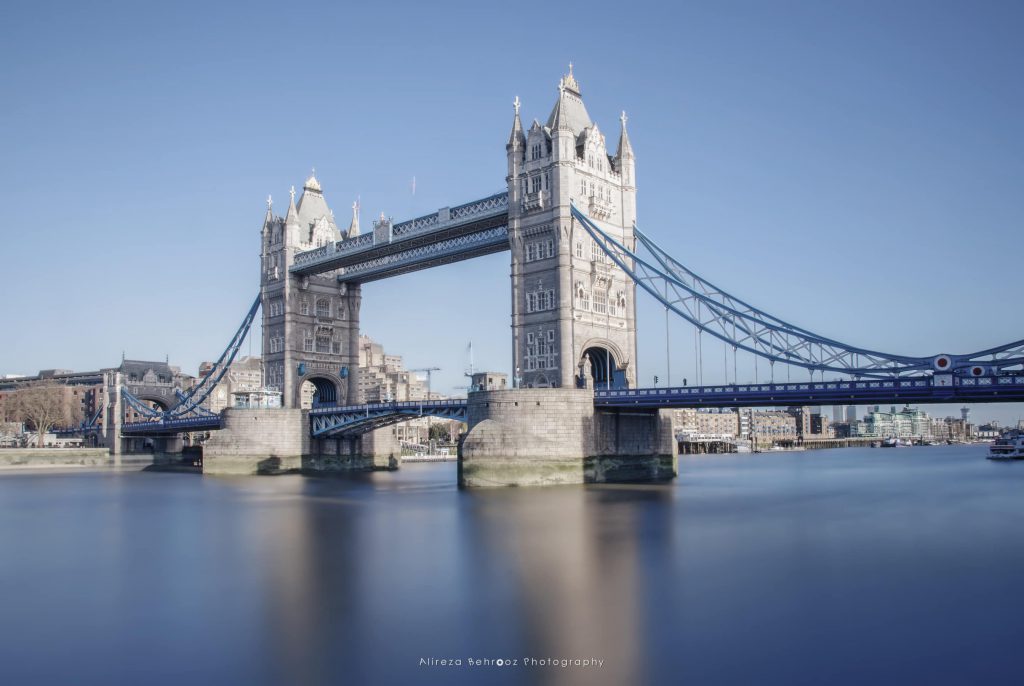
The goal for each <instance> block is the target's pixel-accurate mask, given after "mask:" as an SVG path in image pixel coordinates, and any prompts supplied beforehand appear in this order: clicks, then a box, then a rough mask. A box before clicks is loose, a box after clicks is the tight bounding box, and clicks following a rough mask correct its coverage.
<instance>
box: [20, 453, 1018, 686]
mask: <svg viewBox="0 0 1024 686" xmlns="http://www.w3.org/2000/svg"><path fill="white" fill-rule="evenodd" d="M984 456H985V448H984V447H983V446H957V447H933V448H911V449H897V450H884V449H876V450H871V449H846V450H828V451H817V452H805V453H772V454H761V455H711V456H688V457H682V458H680V472H681V473H680V477H679V479H677V480H676V481H675V482H674V483H671V484H666V485H629V486H584V487H556V488H547V489H503V490H496V491H469V492H466V491H459V490H458V489H457V488H456V487H455V466H454V465H453V464H440V465H406V466H404V467H403V468H402V469H401V470H400V471H399V472H397V473H379V474H371V475H360V476H353V477H345V478H303V477H298V476H284V477H254V478H238V479H226V478H210V477H199V476H193V475H180V474H153V473H132V472H121V473H115V472H81V473H67V472H64V473H45V474H40V473H32V474H28V473H12V472H5V473H3V474H0V683H2V684H35V683H47V684H49V683H67V684H101V683H102V684H121V683H131V684H185V683H187V684H327V683H332V684H342V683H344V684H371V683H372V684H377V683H383V684H388V683H408V684H420V683H458V684H463V683H493V684H519V683H531V684H532V683H539V684H584V683H587V684H594V683H596V684H667V683H673V684H759V685H761V684H816V685H817V684H858V685H859V684H869V683H870V684H977V683H991V684H1002V683H1024V657H1022V654H1024V653H1022V651H1021V649H1020V645H1021V641H1022V639H1024V601H1022V600H1021V594H1022V589H1024V463H1012V464H1005V463H993V462H990V461H988V460H986V459H985V458H984ZM431 658H433V659H435V660H440V659H461V660H462V661H463V664H462V665H461V666H442V665H437V664H435V665H434V666H429V665H427V666H424V665H421V664H420V660H421V659H424V660H430V659H431ZM470 658H472V659H491V660H497V659H502V660H518V661H519V663H518V665H513V666H507V665H503V666H497V665H492V666H477V665H471V664H469V663H468V662H467V661H468V660H469V659H470ZM524 658H535V659H537V660H541V659H544V660H546V659H549V658H554V659H555V660H575V659H580V660H584V659H592V660H603V665H601V666H591V667H582V666H568V667H563V666H561V665H560V664H557V663H556V664H555V665H545V666H539V665H538V666H523V660H524Z"/></svg>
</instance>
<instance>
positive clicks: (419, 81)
mask: <svg viewBox="0 0 1024 686" xmlns="http://www.w3.org/2000/svg"><path fill="white" fill-rule="evenodd" d="M1022 20H1024V6H1021V5H1019V4H1018V3H999V2H987V3H945V4H942V5H937V4H936V3H931V2H900V3H882V2H869V3H861V4H857V5H850V6H839V5H835V4H832V3H813V2H805V3H801V2H795V3H786V4H784V5H778V4H766V3H757V2H749V3H744V2H740V3H730V4H728V5H724V4H722V3H684V4H682V5H679V6H671V7H668V6H664V5H662V4H658V3H643V2H640V3H630V4H628V5H624V4H622V3H614V4H612V3H608V4H602V3H593V2H588V3H559V4H557V5H550V6H546V7H545V9H544V11H543V13H542V14H541V15H538V16H534V13H533V12H531V11H530V9H529V8H526V7H524V8H523V11H522V12H515V11H513V10H510V9H509V8H507V7H504V6H503V7H497V6H496V7H494V8H490V7H481V6H478V5H476V4H469V3H444V2H441V3H431V4H426V3H422V4H418V3H390V4H386V5H375V6H372V7H371V6H368V5H367V6H351V7H344V8H342V7H339V6H336V5H333V4H330V3H326V4H318V3H316V2H308V3H304V4H303V5H302V6H301V8H299V9H297V10H296V9H293V8H292V6H284V5H281V6H276V5H263V6H256V5H253V4H250V3H246V4H242V3H238V4H231V3H222V4H217V5H214V6H208V5H205V4H199V3H175V4H173V5H159V6H152V7H149V6H140V5H138V4H131V3H110V4H104V5H103V6H100V7H96V6H84V5H79V4H74V3H66V4H61V3H50V4H47V3H43V4H42V5H41V6H40V5H32V6H28V5H24V4H22V5H17V6H14V7H12V8H10V9H8V10H7V12H6V13H5V25H6V28H7V38H6V39H5V41H4V43H3V44H2V45H0V63H2V64H3V65H4V68H3V69H2V70H0V88H2V89H3V93H4V94H5V98H4V107H3V108H0V137H2V139H0V142H2V146H3V151H4V154H3V156H2V157H0V200H2V201H3V202H4V207H5V208H6V210H7V213H8V218H7V221H5V222H4V228H3V237H4V241H3V245H4V257H5V259H4V260H3V263H4V272H3V276H2V279H3V284H4V286H3V293H4V296H5V297H3V298H2V299H0V323H2V326H3V330H4V332H5V335H4V336H3V337H2V338H0V374H10V373H23V374H34V373H35V372H37V371H38V370H39V369H43V368H54V367H61V368H71V369H78V370H85V369H95V368H99V367H105V366H113V365H116V364H117V363H118V362H119V361H120V359H121V354H122V351H124V352H125V354H126V356H127V357H128V358H131V359H152V360H162V359H164V357H165V355H167V356H169V358H170V361H171V363H172V364H177V365H180V366H181V367H182V369H183V370H184V371H186V372H188V373H192V374H195V373H196V371H197V368H198V365H199V363H200V362H201V361H203V360H207V359H212V358H215V357H216V356H217V355H218V354H219V353H220V352H221V350H222V349H223V347H224V345H225V344H226V343H227V341H228V339H229V338H230V336H231V334H232V333H233V332H234V330H235V328H236V327H237V325H238V322H239V321H240V320H241V317H242V315H243V314H244V312H245V310H246V308H247V307H248V305H249V303H250V302H251V300H252V298H253V297H254V296H255V294H256V291H257V289H258V256H257V253H258V249H259V231H260V227H261V225H262V218H263V213H264V212H265V206H266V205H265V202H266V198H267V195H268V194H270V195H272V196H273V198H274V205H275V210H276V211H278V212H279V213H283V208H285V207H286V206H287V198H288V189H289V187H290V186H295V187H296V188H297V189H301V185H302V182H303V180H304V179H305V178H306V177H307V176H308V175H309V173H310V170H311V168H313V167H315V168H316V170H317V176H318V178H319V180H320V182H321V184H322V186H323V189H324V195H325V197H326V199H327V201H328V203H329V205H330V206H331V208H332V209H333V210H334V212H335V214H336V215H337V216H338V218H339V224H341V225H346V226H347V222H348V217H349V213H350V211H351V204H352V202H353V201H354V200H356V198H360V203H361V206H362V222H363V228H364V230H366V229H367V228H368V227H369V226H370V223H371V221H372V218H373V217H376V216H377V215H379V214H380V212H382V211H383V212H385V213H386V214H387V215H389V216H392V217H394V218H395V219H396V220H401V219H405V218H409V217H411V216H416V215H420V214H426V213H429V212H433V211H436V210H437V208H439V207H442V206H449V205H455V204H458V203H460V202H465V201H468V200H472V199H476V198H479V197H483V196H484V195H487V194H490V193H494V192H498V191H501V190H503V189H504V188H505V171H506V170H505V150H504V145H505V141H506V140H507V138H508V132H509V127H510V126H511V123H512V101H513V98H515V97H517V96H518V98H519V99H520V101H521V102H522V110H521V111H522V115H523V118H524V123H525V124H527V125H529V122H530V121H532V120H533V119H539V120H541V121H543V120H544V119H545V118H546V117H547V115H548V113H549V112H550V110H551V107H552V105H553V103H554V100H555V97H556V95H557V91H556V85H557V83H558V79H559V77H560V76H561V75H562V74H563V73H565V72H566V70H567V67H568V63H569V62H570V61H572V62H573V63H574V65H575V66H574V71H575V75H576V77H577V78H578V80H579V82H580V85H581V88H582V91H583V98H584V100H585V101H586V103H587V107H588V110H589V111H590V114H591V116H592V117H593V118H594V119H595V121H596V122H597V123H598V125H599V126H600V128H601V130H602V131H603V132H604V133H605V134H606V135H607V136H608V137H609V140H610V141H611V140H613V139H614V138H615V137H616V136H617V132H618V128H619V121H618V117H619V113H620V112H621V111H622V110H625V111H626V112H627V114H628V116H629V127H630V136H631V139H632V143H633V147H634V150H635V151H636V155H637V177H638V187H639V192H638V215H639V217H640V220H639V224H640V227H641V228H642V229H643V230H644V231H645V232H646V233H648V234H649V235H651V236H653V237H654V238H655V239H656V240H658V241H659V242H660V243H661V245H662V246H663V247H665V248H666V249H667V250H668V251H669V252H670V253H672V254H673V255H675V256H676V257H677V258H679V259H680V260H681V261H682V262H684V263H685V264H687V265H688V266H689V267H691V268H692V269H694V271H696V272H697V273H699V274H701V275H702V276H705V277H707V278H709V279H710V280H711V281H712V282H715V283H718V284H721V285H722V286H723V287H724V288H726V289H728V290H729V291H731V292H733V293H734V294H736V295H738V296H740V297H743V298H744V299H746V300H748V301H750V302H752V303H753V304H755V305H757V306H758V307H760V308H762V309H764V310H766V311H768V312H771V313H772V314H774V315H777V316H779V317H781V318H783V319H786V320H789V321H792V322H794V323H796V324H798V325H800V326H802V327H805V328H807V329H811V330H813V331H816V332H819V333H821V334H824V335H828V336H830V337H832V338H834V339H838V340H842V341H845V342H848V343H851V344H854V345H860V346H864V347H868V348H874V349H878V350H884V351H889V352H893V353H903V354H908V355H925V354H933V353H939V352H951V353H966V352H971V351H974V350H979V349H983V348H986V347H991V346H994V345H998V344H1002V343H1005V342H1008V341H1011V340H1015V339H1020V338H1024V327H1022V326H1021V324H1020V321H1019V317H1016V316H1014V315H1016V314H1017V313H1018V312H1019V307H1020V303H1021V302H1022V299H1024V284H1022V282H1021V279H1020V278H1019V274H1020V270H1019V265H1018V262H1019V257H1018V255H1019V253H1020V243H1021V238H1020V237H1021V235H1022V232H1021V223H1022V217H1024V188H1022V179H1024V132H1022V125H1021V121H1022V120H1021V117H1020V113H1021V111H1022V110H1024V108H1022V105H1024V93H1022V86H1021V79H1020V73H1021V71H1022V67H1024V45H1022V44H1021V41H1020V40H1019V35H1018V31H1019V27H1020V26H1021V22H1022ZM413 179H415V185H413V183H414V182H413ZM638 309H639V312H638V316H639V346H640V348H639V355H638V357H639V359H638V368H639V374H638V376H639V379H640V381H641V383H642V384H643V385H650V384H651V383H652V381H653V377H654V376H655V375H657V376H659V379H660V383H661V384H664V383H665V380H666V377H667V369H666V360H665V335H666V332H665V318H664V311H663V310H661V309H659V307H658V306H657V305H656V304H655V303H654V302H653V301H651V300H650V299H648V298H642V299H641V300H640V301H639V303H638ZM509 310H510V307H509V280H508V255H507V254H498V255H492V256H489V257H485V258H480V259H477V260H473V261H470V262H464V263H459V264H456V265H449V266H446V267H443V268H439V269H435V270H429V271H424V272H417V273H414V274H410V275H406V276H402V277H398V278H396V279H392V280H388V281H383V282H375V283H371V284H367V285H366V286H365V287H364V289H363V307H362V330H363V332H364V333H366V334H368V335H370V336H371V337H373V338H374V339H376V340H378V341H379V342H381V343H382V344H383V345H384V346H385V349H386V350H388V352H389V353H395V354H400V355H402V356H403V357H404V358H405V360H406V363H407V366H408V367H411V368H416V367H427V366H439V367H441V368H442V371H441V372H438V373H435V375H434V379H433V387H434V389H435V390H437V391H439V392H443V393H447V394H455V393H457V392H458V391H457V390H456V388H457V387H459V386H465V385H466V381H465V379H464V377H463V376H462V374H463V371H464V370H465V367H466V366H467V364H468V360H467V359H466V344H467V342H468V341H469V340H470V339H472V340H473V344H474V351H475V362H476V365H477V367H478V368H480V369H483V368H487V369H494V370H497V371H503V372H506V373H511V371H512V370H511V369H510V366H511V341H510V334H509V323H510V319H509ZM669 335H670V341H671V342H672V346H671V347H672V360H671V362H672V374H671V380H672V382H673V383H676V384H679V383H681V382H682V380H683V378H684V377H687V378H688V379H689V380H691V381H692V380H693V378H694V373H695V364H694V359H693V358H694V355H693V345H694V343H693V330H692V328H689V327H688V326H685V325H684V324H683V323H682V322H674V323H672V324H671V325H670V331H669ZM709 346H714V344H711V343H709V342H708V341H707V340H705V343H704V378H705V381H709V382H718V381H721V380H722V379H723V378H724V377H723V374H724V371H723V367H727V368H728V373H729V375H730V378H731V377H732V367H731V355H729V356H728V360H729V361H728V362H726V361H725V356H726V355H727V354H728V353H727V351H725V350H723V349H722V347H721V344H717V347H709ZM249 351H250V347H249V344H248V343H247V344H246V345H244V346H243V349H242V353H243V354H248V353H249ZM251 351H252V353H253V354H259V340H258V338H257V339H256V340H254V341H253V343H252V347H251ZM739 372H740V373H739V376H740V381H744V380H753V379H752V371H751V370H749V369H745V368H744V366H743V362H742V360H741V362H740V369H739ZM783 374H784V372H783ZM747 377H751V378H749V379H748V378H747ZM764 378H765V376H764V369H763V368H762V370H761V379H764ZM792 378H794V379H797V378H799V380H806V379H807V375H806V373H803V375H802V376H799V377H798V376H797V373H796V372H793V376H792ZM924 408H925V409H926V410H927V411H929V412H930V413H932V414H938V415H940V416H945V415H946V414H958V407H957V406H941V407H935V406H924ZM1022 416H1024V408H1022V407H1021V406H1020V405H1007V406H982V405H975V406H973V412H972V417H973V418H974V419H975V420H977V421H984V420H985V419H988V418H989V417H992V418H995V419H998V420H1000V421H1002V422H1004V423H1008V422H1011V421H1016V419H1017V418H1019V417H1022Z"/></svg>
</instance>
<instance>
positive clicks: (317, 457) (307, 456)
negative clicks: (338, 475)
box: [203, 409, 401, 475]
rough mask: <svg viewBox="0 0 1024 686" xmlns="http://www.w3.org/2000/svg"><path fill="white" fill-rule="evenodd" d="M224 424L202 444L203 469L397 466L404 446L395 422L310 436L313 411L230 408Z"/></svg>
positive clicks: (235, 471) (273, 470)
mask: <svg viewBox="0 0 1024 686" xmlns="http://www.w3.org/2000/svg"><path fill="white" fill-rule="evenodd" d="M221 416H222V418H223V427H222V428H221V430H220V431H217V432H214V433H213V435H212V436H211V437H210V440H209V441H207V442H206V445H204V446H203V473H204V474H236V475H237V474H281V473H285V472H302V473H304V474H317V473H322V472H354V471H372V470H377V469H397V468H398V464H399V462H400V459H399V458H400V455H401V452H400V448H399V445H398V442H397V440H395V439H394V431H393V429H392V428H391V427H388V428H384V429H378V430H377V431H374V432H372V433H369V434H365V435H363V436H358V437H355V438H339V439H315V438H310V436H309V412H308V411H306V410H294V409H289V410H285V409H262V410H242V409H229V410H225V411H224V413H223V414H222V415H221Z"/></svg>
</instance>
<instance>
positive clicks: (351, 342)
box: [260, 174, 361, 408]
mask: <svg viewBox="0 0 1024 686" xmlns="http://www.w3.org/2000/svg"><path fill="white" fill-rule="evenodd" d="M358 232H359V223H358V217H357V215H356V213H355V209H353V217H352V224H351V225H350V226H349V229H348V231H346V232H345V233H344V234H342V232H341V231H339V229H338V226H337V224H336V223H335V221H334V213H333V212H332V211H331V210H330V208H329V207H328V206H327V201H326V200H325V199H324V195H323V192H322V190H321V188H320V182H319V181H318V180H317V179H316V175H315V174H313V175H310V177H309V178H308V179H306V183H305V184H303V188H302V197H301V198H300V199H299V202H298V204H296V202H295V189H294V188H292V190H291V200H290V202H289V205H288V213H287V215H286V216H284V217H280V216H275V215H274V213H273V211H272V207H271V202H270V199H269V198H268V199H267V214H266V218H265V220H264V222H263V231H262V242H261V251H260V257H261V276H260V298H261V301H262V311H263V360H264V378H265V384H266V385H267V386H268V387H271V388H275V389H277V390H279V391H281V392H282V398H281V401H282V404H283V406H284V407H286V408H299V407H302V406H303V405H304V404H305V405H306V406H308V403H309V402H310V400H311V399H313V400H317V401H320V402H337V403H341V404H345V403H350V402H356V401H357V398H358V382H357V379H356V374H357V372H356V369H357V367H358V359H359V358H358V356H359V305H360V299H361V295H360V287H359V286H358V285H348V284H339V283H338V280H337V274H336V273H334V272H328V273H325V274H320V275H317V276H293V275H291V274H290V273H289V271H288V270H289V268H290V267H291V266H292V263H293V261H294V258H295V254H296V253H298V252H303V251H305V250H312V249H314V248H317V247H321V246H327V249H333V246H334V244H335V243H336V242H337V241H339V240H341V239H342V237H343V235H344V236H345V237H348V236H350V235H355V234H357V233H358ZM307 381H308V382H309V384H308V385H307V384H306V382H307ZM304 387H305V390H304ZM311 396H312V397H311Z"/></svg>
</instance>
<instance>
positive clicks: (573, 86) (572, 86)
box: [547, 63, 592, 136]
mask: <svg viewBox="0 0 1024 686" xmlns="http://www.w3.org/2000/svg"><path fill="white" fill-rule="evenodd" d="M591 123H592V122H591V121H590V115H589V114H587V108H586V106H585V105H584V104H583V98H582V97H580V84H579V82H577V81H576V77H575V76H573V73H572V63H570V64H569V73H568V74H567V75H565V76H563V77H562V78H561V79H559V81H558V100H557V101H556V102H555V107H554V109H553V110H551V116H549V117H548V122H547V127H548V128H549V129H551V131H552V132H554V131H555V130H556V129H568V130H570V131H572V132H573V134H574V135H576V136H578V135H580V133H581V132H582V131H583V129H585V128H587V127H588V126H590V125H591Z"/></svg>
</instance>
